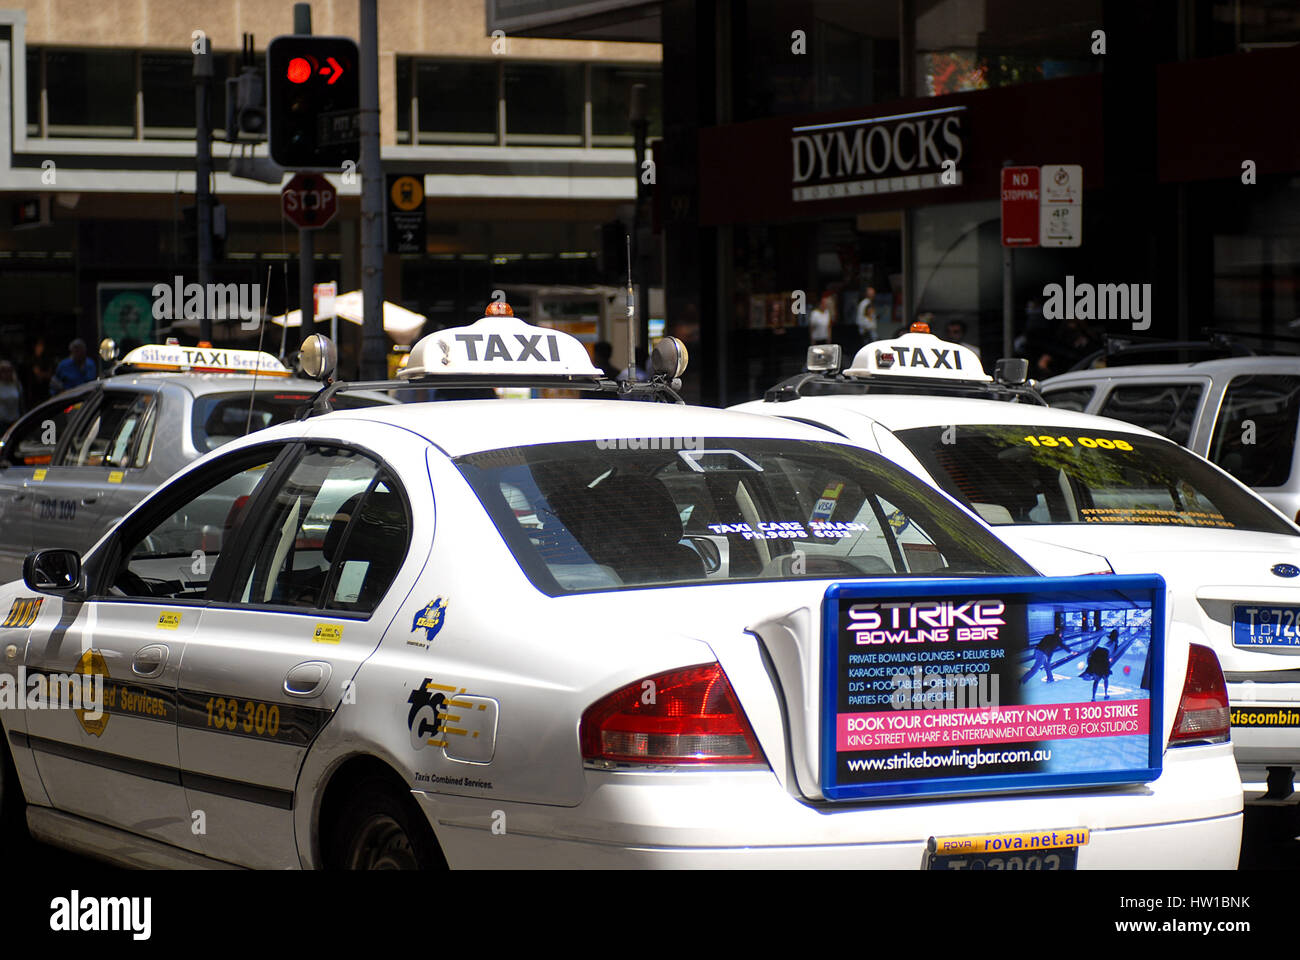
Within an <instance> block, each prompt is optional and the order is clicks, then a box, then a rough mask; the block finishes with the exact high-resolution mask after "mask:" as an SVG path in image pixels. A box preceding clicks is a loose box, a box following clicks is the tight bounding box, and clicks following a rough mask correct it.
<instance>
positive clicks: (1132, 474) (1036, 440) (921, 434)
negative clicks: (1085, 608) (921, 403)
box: [898, 424, 1295, 535]
mask: <svg viewBox="0 0 1300 960" xmlns="http://www.w3.org/2000/svg"><path fill="white" fill-rule="evenodd" d="M898 438H899V439H900V440H902V441H903V443H904V444H906V445H907V447H908V448H909V449H910V450H911V451H912V453H914V454H915V455H916V457H917V459H918V460H920V461H921V464H922V465H923V466H924V467H925V468H926V470H928V471H929V473H930V475H931V476H932V477H934V479H935V482H936V483H938V484H939V486H940V487H942V488H943V489H944V490H946V491H947V492H948V493H950V494H952V496H954V497H956V498H957V499H958V500H961V501H962V502H963V503H965V504H966V505H967V506H969V507H970V508H971V509H972V510H974V511H975V512H976V513H978V514H979V515H980V516H981V517H982V518H983V519H984V520H985V521H986V522H988V523H990V524H994V525H997V524H1004V525H1005V524H1017V525H1019V524H1060V523H1091V524H1098V523H1103V524H1104V523H1126V524H1132V523H1138V524H1147V525H1151V526H1180V527H1213V528H1220V529H1228V530H1256V531H1263V532H1267V533H1285V534H1291V535H1294V534H1295V530H1294V529H1293V528H1292V527H1290V526H1289V525H1288V524H1287V523H1286V522H1285V521H1284V520H1283V519H1282V518H1281V517H1279V516H1278V515H1277V514H1276V513H1274V512H1273V510H1271V509H1270V508H1269V507H1268V505H1267V504H1265V503H1264V502H1263V501H1261V500H1260V499H1259V498H1258V497H1256V496H1255V495H1253V494H1251V493H1250V492H1248V491H1245V490H1242V489H1241V488H1240V487H1238V486H1237V485H1236V484H1235V483H1233V482H1232V481H1231V480H1230V479H1229V478H1228V477H1226V476H1224V475H1223V474H1222V473H1220V472H1219V471H1217V470H1215V469H1214V468H1212V467H1210V466H1209V465H1208V464H1206V463H1205V462H1204V461H1203V460H1201V459H1200V458H1199V457H1197V456H1196V455H1195V454H1192V453H1190V452H1189V451H1187V450H1186V449H1184V448H1183V447H1180V446H1178V445H1177V444H1174V443H1171V442H1169V441H1168V440H1163V439H1160V438H1158V437H1147V436H1142V435H1140V434H1132V433H1116V432H1113V431H1107V430H1092V429H1063V428H1062V427H1060V426H1059V425H1056V426H1043V425H1038V426H1035V425H1025V424H1019V425H1017V424H1011V425H1008V424H985V425H961V426H954V425H948V426H934V427H920V428H916V429H912V430H900V431H898Z"/></svg>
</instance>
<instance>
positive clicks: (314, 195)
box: [280, 173, 338, 230]
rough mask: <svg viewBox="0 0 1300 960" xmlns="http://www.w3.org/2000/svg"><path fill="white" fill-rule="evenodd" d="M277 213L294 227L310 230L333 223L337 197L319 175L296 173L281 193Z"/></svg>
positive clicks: (326, 181) (330, 184)
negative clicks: (280, 212) (281, 214)
mask: <svg viewBox="0 0 1300 960" xmlns="http://www.w3.org/2000/svg"><path fill="white" fill-rule="evenodd" d="M280 209H281V210H282V211H283V212H284V218H285V219H286V220H288V221H289V222H290V223H292V224H293V225H294V226H295V227H300V228H302V229H306V230H313V229H315V228H317V227H323V226H325V224H327V223H329V222H330V221H331V220H333V219H334V214H335V212H336V211H337V210H338V194H337V193H335V191H334V185H333V184H332V183H330V182H329V181H328V180H326V179H325V178H324V177H322V176H321V175H320V174H319V173H296V174H294V176H293V179H292V180H290V181H289V182H288V183H286V184H285V185H284V189H283V190H281V191H280Z"/></svg>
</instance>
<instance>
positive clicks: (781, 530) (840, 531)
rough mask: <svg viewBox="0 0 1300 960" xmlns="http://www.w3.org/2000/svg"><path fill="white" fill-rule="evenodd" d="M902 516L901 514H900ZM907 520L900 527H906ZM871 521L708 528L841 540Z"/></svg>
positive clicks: (753, 535)
mask: <svg viewBox="0 0 1300 960" xmlns="http://www.w3.org/2000/svg"><path fill="white" fill-rule="evenodd" d="M899 517H900V519H901V518H902V515H901V514H899ZM906 526H907V522H906V520H903V522H902V525H901V526H900V527H898V529H900V530H901V529H905V528H906ZM870 529H871V524H869V523H862V522H860V521H857V520H852V521H832V520H810V521H808V523H807V524H804V523H801V522H798V521H794V520H771V521H766V520H765V521H760V522H759V523H758V524H757V529H755V525H753V524H748V523H711V524H709V532H711V533H720V534H725V535H727V536H739V537H741V538H742V539H744V540H810V539H812V538H814V537H819V538H821V539H824V540H838V539H840V538H842V537H851V536H853V534H855V533H865V532H867V531H869V530H870Z"/></svg>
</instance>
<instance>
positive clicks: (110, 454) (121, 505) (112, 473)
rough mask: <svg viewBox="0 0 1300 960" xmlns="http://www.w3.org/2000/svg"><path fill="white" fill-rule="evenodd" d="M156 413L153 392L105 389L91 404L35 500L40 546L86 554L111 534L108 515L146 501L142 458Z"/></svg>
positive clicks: (63, 446) (47, 472)
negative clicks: (138, 479) (62, 548)
mask: <svg viewBox="0 0 1300 960" xmlns="http://www.w3.org/2000/svg"><path fill="white" fill-rule="evenodd" d="M156 413H157V403H156V395H155V392H154V391H153V390H151V389H143V388H131V389H126V388H122V387H107V386H106V387H105V388H104V389H102V390H100V391H99V392H98V394H97V396H95V397H94V398H93V399H92V400H91V401H90V402H89V403H88V404H87V409H86V411H85V412H84V413H83V415H82V416H81V417H79V418H78V420H77V422H76V424H75V425H74V426H73V427H72V430H71V433H70V435H69V437H68V441H67V442H66V443H64V444H62V445H60V448H59V450H58V453H57V454H56V455H55V457H54V458H53V462H52V464H51V465H50V467H49V469H48V470H47V471H46V475H45V478H44V481H43V482H42V484H41V487H40V489H39V490H37V491H35V495H34V496H33V499H32V505H31V506H32V524H33V531H34V537H35V543H36V545H37V546H39V547H64V548H67V549H69V550H77V551H78V552H82V553H84V552H85V551H86V550H88V549H89V548H90V547H91V546H93V545H94V543H95V541H96V540H98V539H99V538H100V537H101V536H103V534H104V533H106V532H107V529H108V526H109V523H108V521H107V519H106V518H107V517H110V516H111V517H113V518H117V517H120V516H122V515H123V514H125V513H126V512H127V511H128V510H129V509H130V507H132V506H134V505H135V504H136V503H137V502H139V501H140V500H141V499H143V497H144V495H145V494H146V493H147V492H148V488H147V487H142V486H141V484H139V483H138V482H137V478H138V477H139V475H140V473H141V468H142V467H143V466H144V462H143V460H142V459H140V455H141V453H142V452H143V453H147V452H148V449H149V448H148V443H147V441H150V440H151V436H150V434H151V432H152V429H153V424H154V422H155V416H156ZM142 443H145V446H144V447H143V450H142V449H141V444H142Z"/></svg>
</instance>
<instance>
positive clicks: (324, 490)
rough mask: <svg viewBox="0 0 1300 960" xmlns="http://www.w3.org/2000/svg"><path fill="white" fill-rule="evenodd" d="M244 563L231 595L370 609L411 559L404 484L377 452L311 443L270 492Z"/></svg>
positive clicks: (272, 603)
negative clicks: (367, 453) (375, 457)
mask: <svg viewBox="0 0 1300 960" xmlns="http://www.w3.org/2000/svg"><path fill="white" fill-rule="evenodd" d="M259 524H260V525H259V527H258V529H257V533H256V535H255V538H254V542H253V544H252V545H251V547H250V549H249V550H248V551H247V553H246V555H245V556H244V558H243V561H242V564H241V566H240V567H239V568H238V569H237V571H236V574H235V580H234V585H235V586H234V593H233V597H232V599H234V600H235V601H236V602H237V603H240V604H251V605H253V606H267V607H304V608H323V609H329V610H346V611H354V612H362V613H369V612H370V611H371V610H373V609H374V608H375V606H376V605H377V604H378V603H379V601H380V600H381V599H382V598H383V596H384V594H385V593H386V592H387V590H388V586H389V584H391V583H392V581H393V577H395V576H396V575H397V570H398V568H399V567H400V566H401V563H402V560H403V559H405V557H406V547H407V543H408V542H409V539H410V523H409V520H408V518H407V513H406V506H405V504H404V501H403V499H402V496H401V494H400V493H399V492H398V489H397V486H396V484H395V482H394V481H393V480H392V478H391V477H389V476H388V474H387V473H385V472H384V470H383V468H382V467H381V466H380V465H379V464H378V463H377V462H376V461H375V460H373V459H371V458H370V457H367V456H365V455H364V454H361V453H358V452H356V451H352V450H346V449H342V448H337V447H309V448H308V449H307V451H306V452H305V453H304V454H303V456H302V457H301V459H300V460H299V461H298V462H297V464H295V465H294V467H293V469H292V471H290V473H289V475H288V477H287V478H286V479H285V481H284V483H283V484H281V485H280V487H279V489H278V490H276V492H275V495H274V497H273V498H271V500H270V502H269V504H268V509H267V511H266V515H265V516H264V517H262V518H261V519H260V521H259Z"/></svg>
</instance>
